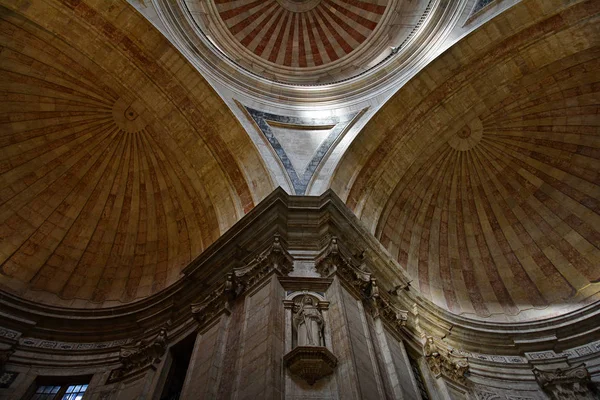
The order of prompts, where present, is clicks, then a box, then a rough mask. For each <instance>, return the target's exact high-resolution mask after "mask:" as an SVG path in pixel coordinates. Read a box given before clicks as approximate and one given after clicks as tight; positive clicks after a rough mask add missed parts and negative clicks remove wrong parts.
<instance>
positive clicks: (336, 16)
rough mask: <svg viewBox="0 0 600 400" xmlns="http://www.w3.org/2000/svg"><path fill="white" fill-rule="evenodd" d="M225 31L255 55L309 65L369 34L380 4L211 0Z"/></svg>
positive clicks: (334, 56)
mask: <svg viewBox="0 0 600 400" xmlns="http://www.w3.org/2000/svg"><path fill="white" fill-rule="evenodd" d="M215 4H216V6H217V10H218V11H219V16H220V17H221V19H222V20H223V21H224V22H225V24H226V25H227V28H228V29H229V32H231V34H233V35H234V36H235V38H236V39H237V40H238V41H239V42H240V43H241V44H242V45H243V46H245V47H246V48H248V49H249V50H251V51H252V52H253V53H254V54H256V55H257V56H259V57H261V58H263V59H264V60H267V61H270V62H272V63H277V64H281V65H284V66H288V67H313V66H319V65H323V64H326V63H330V62H332V61H335V60H337V59H339V58H341V57H343V56H344V55H346V54H349V53H351V52H352V51H353V50H354V49H355V48H356V47H357V46H358V45H360V44H361V43H363V42H364V41H365V40H366V39H367V37H369V36H370V35H371V33H372V32H373V30H374V29H375V27H376V26H377V24H378V23H379V21H380V20H381V17H382V16H383V13H384V12H385V9H386V5H385V4H383V5H379V4H377V2H375V1H356V0H335V1H332V0H323V1H322V0H278V1H274V0H272V1H255V2H241V1H239V0H217V1H215Z"/></svg>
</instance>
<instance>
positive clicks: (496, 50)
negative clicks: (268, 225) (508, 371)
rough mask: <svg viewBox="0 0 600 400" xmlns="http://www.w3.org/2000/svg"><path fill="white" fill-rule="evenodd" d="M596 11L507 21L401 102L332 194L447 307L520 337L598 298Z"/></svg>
mask: <svg viewBox="0 0 600 400" xmlns="http://www.w3.org/2000/svg"><path fill="white" fill-rule="evenodd" d="M599 11H600V8H599V3H598V2H597V1H578V2H567V1H559V0H557V1H546V0H543V1H542V0H539V1H536V0H526V1H523V2H521V3H520V4H518V5H516V6H514V7H513V8H511V9H509V10H507V11H506V12H504V13H503V14H501V15H500V16H498V17H497V18H495V19H494V20H492V21H490V22H488V23H486V24H485V25H484V26H482V27H481V28H480V29H478V30H476V31H475V32H473V33H472V34H470V35H469V36H467V37H466V38H464V39H462V40H461V41H460V42H459V43H457V44H456V45H455V46H453V47H451V48H450V49H449V50H447V51H446V52H445V53H444V54H442V55H441V56H440V57H439V58H438V59H436V60H435V61H433V62H432V63H431V64H430V65H428V66H427V67H426V68H424V69H423V70H422V71H421V72H420V73H419V74H418V75H417V76H416V77H415V78H413V79H412V80H411V81H410V82H409V83H407V85H405V86H404V87H403V88H402V89H400V90H399V91H398V92H397V93H396V94H395V95H394V96H393V97H392V98H391V99H390V100H389V101H388V103H387V104H386V105H385V106H384V107H383V108H382V109H381V110H380V111H379V112H378V113H377V114H376V115H375V116H374V117H373V119H372V120H371V121H369V123H368V124H367V125H366V126H365V128H364V129H363V130H362V131H361V133H360V134H359V135H358V136H357V138H356V139H355V141H354V142H353V143H352V145H351V146H350V148H349V150H348V151H347V152H346V154H345V155H344V157H343V160H342V161H341V162H340V164H339V165H338V167H337V169H336V173H335V176H334V179H333V183H332V188H333V189H334V190H335V191H336V192H337V193H339V194H340V195H341V196H342V198H344V199H345V200H346V203H347V205H348V206H349V207H350V208H351V209H352V210H353V211H354V212H355V213H356V214H357V215H358V216H359V218H360V219H361V220H362V221H363V223H364V224H365V225H366V226H367V227H368V228H369V229H370V230H371V231H372V232H373V233H374V234H375V235H376V237H377V238H378V239H379V240H380V241H381V243H382V244H383V245H384V246H385V247H386V248H387V249H388V251H389V252H390V253H391V254H392V255H393V256H394V257H395V258H396V259H397V260H398V262H399V263H400V265H401V266H402V268H404V270H405V271H406V272H407V273H408V274H409V275H410V276H411V277H412V279H413V282H412V286H413V287H414V288H416V289H417V290H418V291H419V292H420V293H422V294H423V295H424V296H425V297H427V298H428V299H430V300H431V301H433V302H434V303H435V304H437V305H439V306H441V307H444V308H446V309H448V310H450V311H451V312H453V313H455V314H459V315H463V316H467V317H474V318H487V319H497V320H513V321H514V320H527V319H531V318H541V317H549V316H554V315H558V314H561V313H564V312H566V311H568V310H573V309H575V308H577V307H580V306H582V305H585V304H590V303H592V302H594V301H598V299H599V298H600V297H599V289H600V286H599V284H598V280H599V279H600V267H599V266H600V230H599V229H600V181H599V180H598V172H599V171H600V153H599V149H600V118H599V116H598V100H599V98H598V88H599V86H598V74H599V66H600V64H599V58H598V56H599V52H598V44H600V34H599V31H598V26H600V24H599V17H598V15H599V14H598V13H599Z"/></svg>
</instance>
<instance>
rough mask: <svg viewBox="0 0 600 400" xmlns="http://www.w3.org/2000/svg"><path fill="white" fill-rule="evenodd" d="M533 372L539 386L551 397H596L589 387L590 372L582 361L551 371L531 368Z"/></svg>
mask: <svg viewBox="0 0 600 400" xmlns="http://www.w3.org/2000/svg"><path fill="white" fill-rule="evenodd" d="M533 374H534V375H535V379H536V380H537V382H538V384H539V385H540V387H541V388H542V389H543V390H544V391H545V392H546V393H548V394H549V395H550V397H551V398H552V399H557V400H558V399H594V398H596V397H595V394H594V393H592V390H591V389H590V385H589V384H590V382H591V379H590V374H589V372H588V370H587V368H586V367H585V364H583V363H581V364H579V365H576V366H573V367H571V368H558V369H555V370H552V371H544V370H541V369H538V368H533Z"/></svg>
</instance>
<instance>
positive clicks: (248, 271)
mask: <svg viewBox="0 0 600 400" xmlns="http://www.w3.org/2000/svg"><path fill="white" fill-rule="evenodd" d="M293 261H294V260H293V258H292V256H290V254H289V253H288V252H287V251H286V250H285V249H284V248H283V246H282V244H281V238H280V237H279V235H278V234H276V235H275V236H274V238H273V243H271V245H270V246H269V247H268V248H267V249H266V250H265V251H263V252H261V253H260V254H259V255H258V256H256V257H254V258H253V259H252V260H250V262H248V263H247V264H246V265H245V266H242V267H238V268H233V271H232V272H230V273H228V274H227V275H226V277H225V281H224V282H223V283H222V284H220V285H219V286H218V287H217V288H216V289H215V290H213V291H212V292H211V293H210V294H209V295H208V296H206V297H205V298H204V300H202V301H201V302H199V303H194V304H192V305H191V306H190V308H191V312H192V315H193V316H194V318H195V319H196V320H197V321H198V322H199V323H200V324H201V325H205V324H207V323H209V322H211V321H212V320H213V319H214V318H216V317H217V316H219V315H221V314H223V313H226V314H229V313H231V303H232V301H233V300H235V299H236V298H237V297H238V296H240V295H242V294H243V293H244V292H246V291H248V290H250V289H252V288H253V287H254V286H255V285H256V284H257V283H259V282H261V281H262V280H263V279H264V278H265V277H266V276H267V275H270V274H272V273H276V274H278V275H279V276H287V275H288V274H289V273H290V272H292V270H293Z"/></svg>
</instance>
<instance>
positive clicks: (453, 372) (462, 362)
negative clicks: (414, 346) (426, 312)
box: [423, 336, 469, 385]
mask: <svg viewBox="0 0 600 400" xmlns="http://www.w3.org/2000/svg"><path fill="white" fill-rule="evenodd" d="M423 355H424V356H425V360H426V362H427V365H428V366H429V369H430V370H431V372H432V374H433V375H434V376H435V377H436V378H439V377H440V376H442V377H444V378H447V379H449V380H451V381H453V382H455V383H459V384H461V385H465V384H466V383H467V379H466V377H465V374H466V373H467V371H468V370H469V362H468V360H467V358H466V357H464V356H460V355H456V354H453V351H452V350H449V349H446V348H445V347H442V346H438V345H437V343H436V341H435V339H434V338H433V337H432V336H429V337H427V339H426V341H425V345H424V346H423Z"/></svg>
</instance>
